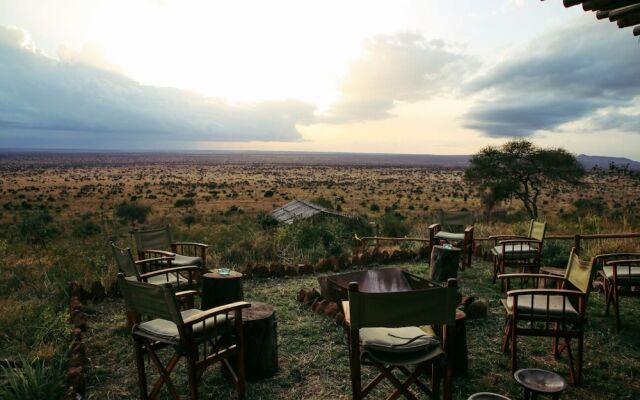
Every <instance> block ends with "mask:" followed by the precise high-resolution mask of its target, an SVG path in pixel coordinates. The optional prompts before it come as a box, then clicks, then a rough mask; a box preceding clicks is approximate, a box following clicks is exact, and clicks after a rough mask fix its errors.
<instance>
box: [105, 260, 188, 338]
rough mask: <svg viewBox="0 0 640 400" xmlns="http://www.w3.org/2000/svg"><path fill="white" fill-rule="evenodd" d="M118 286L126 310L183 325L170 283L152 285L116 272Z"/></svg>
mask: <svg viewBox="0 0 640 400" xmlns="http://www.w3.org/2000/svg"><path fill="white" fill-rule="evenodd" d="M118 287H119V288H120V291H121V292H122V296H123V297H124V302H125V305H126V308H127V311H130V312H134V313H136V314H138V315H144V316H148V317H151V318H162V319H166V320H169V321H172V322H173V323H175V324H176V325H177V326H178V327H180V326H182V325H183V320H182V314H180V307H179V305H178V302H177V300H176V296H175V294H174V291H173V288H172V286H171V284H165V285H153V284H150V283H146V282H138V281H133V280H129V279H125V277H124V274H121V273H120V274H118Z"/></svg>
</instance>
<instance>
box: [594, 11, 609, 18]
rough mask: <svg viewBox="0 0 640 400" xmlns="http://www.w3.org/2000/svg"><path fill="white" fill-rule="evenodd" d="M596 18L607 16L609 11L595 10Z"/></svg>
mask: <svg viewBox="0 0 640 400" xmlns="http://www.w3.org/2000/svg"><path fill="white" fill-rule="evenodd" d="M596 18H598V19H605V18H609V11H596Z"/></svg>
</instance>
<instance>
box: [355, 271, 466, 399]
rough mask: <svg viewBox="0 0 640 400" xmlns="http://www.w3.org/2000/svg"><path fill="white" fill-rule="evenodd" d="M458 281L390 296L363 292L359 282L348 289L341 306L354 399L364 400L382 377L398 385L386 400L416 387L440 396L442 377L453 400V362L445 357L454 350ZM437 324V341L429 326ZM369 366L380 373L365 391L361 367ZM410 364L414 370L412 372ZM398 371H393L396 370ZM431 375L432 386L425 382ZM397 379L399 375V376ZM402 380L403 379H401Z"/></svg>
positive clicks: (408, 392)
mask: <svg viewBox="0 0 640 400" xmlns="http://www.w3.org/2000/svg"><path fill="white" fill-rule="evenodd" d="M456 293H457V282H456V280H455V279H450V280H449V281H448V282H447V285H446V286H444V285H439V284H435V283H434V284H433V286H432V287H430V288H426V289H418V290H410V291H403V292H389V293H365V292H360V291H359V290H358V284H357V283H355V282H353V283H351V284H350V285H349V300H348V301H344V302H343V303H342V308H343V310H344V315H345V323H346V328H347V332H348V342H349V365H350V368H351V385H352V390H353V398H354V399H356V400H359V399H362V398H364V397H365V396H366V395H368V394H369V393H370V392H371V390H372V389H373V388H374V387H376V385H377V384H378V383H380V382H381V381H382V380H383V379H385V378H386V379H388V380H389V381H390V382H391V383H392V384H393V386H394V387H395V391H394V393H392V394H391V395H390V396H389V397H388V398H392V399H395V398H397V397H399V396H401V395H404V396H405V397H406V398H409V399H416V398H417V397H416V395H414V394H413V392H412V391H410V390H409V388H410V387H411V385H415V386H417V387H418V388H419V389H421V390H422V391H423V392H424V393H425V394H427V395H428V396H429V397H431V398H434V399H437V398H439V397H440V379H441V377H443V376H444V394H445V399H447V398H451V364H450V363H449V362H448V361H447V357H446V354H447V353H449V352H450V349H449V347H451V345H450V343H449V341H448V332H449V330H448V327H451V326H453V325H454V324H455V315H456ZM430 324H437V325H438V326H440V328H437V330H439V331H440V332H439V334H440V336H439V337H438V336H437V335H436V334H435V332H434V330H433V329H432V328H431V327H430V326H429V325H430ZM363 365H371V366H374V367H375V368H377V370H378V372H379V373H378V375H377V376H376V377H375V378H374V379H373V380H372V381H371V382H370V383H369V384H368V385H367V386H365V387H364V388H362V381H361V368H362V366H363ZM410 366H414V369H413V371H411V370H410ZM396 370H397V371H398V373H394V372H395V371H396ZM428 373H431V376H432V385H431V388H430V387H429V386H428V385H427V384H426V383H424V382H423V381H422V378H423V376H424V375H425V374H428ZM398 376H399V377H398ZM401 378H404V379H405V380H404V381H401V380H400V379H401Z"/></svg>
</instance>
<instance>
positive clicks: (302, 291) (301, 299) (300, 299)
mask: <svg viewBox="0 0 640 400" xmlns="http://www.w3.org/2000/svg"><path fill="white" fill-rule="evenodd" d="M306 295H307V291H306V290H305V289H300V291H299V292H298V296H297V297H296V300H298V303H302V302H304V297H305V296H306Z"/></svg>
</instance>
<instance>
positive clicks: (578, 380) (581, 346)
mask: <svg viewBox="0 0 640 400" xmlns="http://www.w3.org/2000/svg"><path fill="white" fill-rule="evenodd" d="M583 359H584V331H583V332H582V333H581V334H580V336H579V337H578V365H577V373H576V375H577V377H576V386H578V385H580V383H582V362H583Z"/></svg>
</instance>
